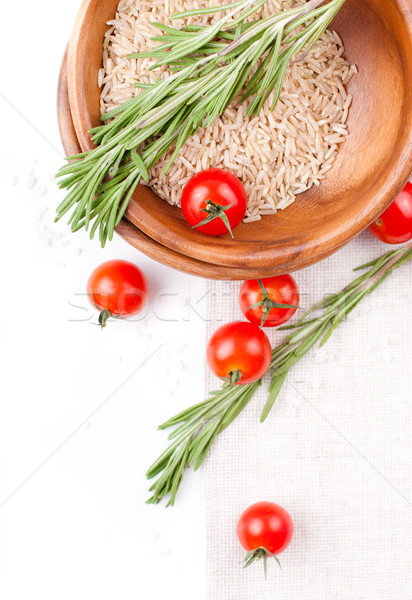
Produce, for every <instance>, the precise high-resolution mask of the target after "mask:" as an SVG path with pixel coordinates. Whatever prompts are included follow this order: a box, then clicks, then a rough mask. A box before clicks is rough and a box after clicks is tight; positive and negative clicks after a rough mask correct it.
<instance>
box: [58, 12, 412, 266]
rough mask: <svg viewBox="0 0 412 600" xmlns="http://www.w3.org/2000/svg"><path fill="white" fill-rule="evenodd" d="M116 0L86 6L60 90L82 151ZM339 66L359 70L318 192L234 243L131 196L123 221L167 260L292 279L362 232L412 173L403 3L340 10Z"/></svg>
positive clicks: (408, 40) (244, 231)
mask: <svg viewBox="0 0 412 600" xmlns="http://www.w3.org/2000/svg"><path fill="white" fill-rule="evenodd" d="M117 1H118V0H85V1H84V3H83V5H82V8H81V10H80V13H79V15H78V18H77V21H76V25H75V28H74V31H73V35H72V38H71V40H70V44H69V53H68V86H69V97H70V105H71V109H72V114H73V122H74V126H75V130H76V133H77V136H78V139H79V142H80V146H81V148H82V149H83V150H87V149H89V148H91V147H92V144H91V141H90V136H89V134H88V131H89V129H90V128H91V127H94V126H96V125H97V124H98V122H99V89H98V86H97V71H98V69H99V68H100V66H101V59H102V40H103V35H104V32H105V30H106V25H105V22H106V21H107V20H109V19H110V18H112V17H113V14H114V12H115V9H116V6H117ZM333 26H334V28H335V29H336V31H337V32H338V33H339V34H340V35H341V36H342V38H343V40H344V43H345V47H346V57H347V58H348V60H349V61H350V62H351V63H355V64H356V65H357V66H358V68H359V74H358V75H357V76H356V77H354V78H353V79H352V81H351V82H350V84H349V86H348V87H349V91H350V93H352V94H353V96H354V101H353V105H352V108H351V111H350V115H349V119H348V125H349V130H350V135H349V138H348V141H347V142H346V143H345V144H343V146H342V147H341V150H340V152H339V155H338V158H337V160H336V162H335V164H334V167H333V169H332V170H331V171H330V172H329V173H328V176H327V179H326V180H325V181H324V182H322V185H321V186H320V187H319V188H312V189H311V190H309V191H308V192H306V193H305V194H302V195H300V196H299V197H298V199H297V201H296V202H295V203H294V204H293V205H292V206H291V207H289V208H288V209H287V210H285V211H279V212H278V213H277V214H276V215H273V216H265V217H264V218H263V219H262V220H261V221H258V222H255V223H251V224H247V225H245V224H242V225H240V226H239V227H238V228H237V229H236V233H235V240H234V241H233V240H232V239H231V238H230V236H229V235H225V236H221V237H219V238H211V237H208V236H205V235H202V234H201V233H199V232H197V231H195V230H193V229H192V228H191V227H190V226H189V225H188V224H187V223H186V221H185V220H184V218H183V215H182V213H181V211H180V209H178V208H176V207H172V206H170V205H168V204H167V203H166V202H164V201H163V200H161V199H160V198H158V197H157V196H156V195H155V194H154V193H152V192H151V191H150V190H149V189H148V188H147V187H145V186H139V187H138V189H137V190H136V192H135V194H134V196H133V198H132V200H131V202H130V204H129V207H128V211H127V213H126V216H127V218H128V219H129V220H130V221H131V222H132V223H134V224H135V225H136V226H137V227H138V228H139V229H140V230H141V231H143V232H144V233H146V234H147V235H148V236H149V237H151V238H153V239H154V240H156V241H157V242H159V243H161V244H163V245H165V246H167V247H169V248H170V249H172V250H175V251H177V252H179V253H180V254H184V255H187V256H190V257H192V258H195V259H198V260H202V261H204V262H213V263H215V264H219V265H227V266H235V267H240V268H247V269H254V270H256V269H262V268H271V269H272V271H273V272H275V273H282V272H287V271H292V270H295V269H297V268H301V267H302V266H305V265H308V264H311V263H313V262H316V261H318V260H320V258H322V257H324V256H326V255H328V254H330V253H332V252H334V251H335V250H337V249H338V248H339V247H340V246H342V245H343V244H345V243H347V242H348V241H349V240H350V239H352V238H353V237H354V236H355V235H357V234H358V233H359V232H360V231H362V230H363V229H364V228H365V227H367V226H368V225H369V224H370V223H371V222H372V221H373V220H374V219H375V218H376V217H377V216H378V215H379V214H380V213H381V212H382V211H383V210H384V209H385V208H386V207H387V206H388V205H389V203H390V202H391V201H392V200H393V198H394V197H395V195H396V194H397V193H398V192H399V191H400V189H401V188H402V186H403V185H404V183H405V181H406V179H407V177H408V176H409V174H410V172H411V170H412V7H411V0H347V2H346V4H345V5H344V7H343V9H342V10H341V12H340V13H339V15H338V16H337V18H336V20H335V22H334V25H333Z"/></svg>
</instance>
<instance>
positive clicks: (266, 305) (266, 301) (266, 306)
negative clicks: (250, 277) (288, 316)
mask: <svg viewBox="0 0 412 600" xmlns="http://www.w3.org/2000/svg"><path fill="white" fill-rule="evenodd" d="M257 281H258V283H259V287H260V290H261V292H262V300H260V301H259V302H256V303H255V304H252V306H249V308H248V309H247V310H251V309H253V308H257V307H258V306H261V307H262V312H263V317H262V320H261V322H260V328H261V329H262V327H264V325H265V322H266V319H267V318H268V316H269V313H270V311H271V310H272V308H299V306H296V304H282V303H280V302H275V301H274V300H272V298H271V297H270V296H269V294H268V292H267V289H266V288H265V286H264V284H263V281H262V280H261V279H258V280H257Z"/></svg>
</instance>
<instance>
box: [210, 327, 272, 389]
mask: <svg viewBox="0 0 412 600" xmlns="http://www.w3.org/2000/svg"><path fill="white" fill-rule="evenodd" d="M271 358H272V349H271V347H270V342H269V340H268V338H267V336H266V334H265V333H263V331H262V330H261V329H259V327H258V326H257V325H252V323H246V322H244V321H235V322H234V323H227V324H226V325H222V327H219V329H217V330H216V331H215V332H214V334H213V335H212V337H211V338H210V340H209V343H208V346H207V362H208V364H209V367H210V368H211V370H212V371H213V372H214V373H215V375H217V376H218V377H221V378H222V379H226V380H228V381H230V382H231V383H239V384H246V383H252V382H253V381H257V380H258V379H260V378H261V377H263V375H264V374H265V373H266V371H267V370H268V369H269V366H270V361H271Z"/></svg>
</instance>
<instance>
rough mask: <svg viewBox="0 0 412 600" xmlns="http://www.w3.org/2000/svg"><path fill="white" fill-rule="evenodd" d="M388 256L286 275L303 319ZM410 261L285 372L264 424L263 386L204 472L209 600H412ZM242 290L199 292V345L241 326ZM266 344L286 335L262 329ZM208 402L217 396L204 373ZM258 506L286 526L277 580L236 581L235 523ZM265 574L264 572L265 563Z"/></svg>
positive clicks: (254, 573)
mask: <svg viewBox="0 0 412 600" xmlns="http://www.w3.org/2000/svg"><path fill="white" fill-rule="evenodd" d="M390 248H391V247H390V246H386V245H385V244H382V243H380V242H378V241H377V240H375V239H374V238H373V237H372V236H371V235H370V234H368V233H367V232H365V233H363V234H362V235H360V236H359V237H358V238H357V239H355V240H354V241H352V242H351V243H350V244H349V245H348V246H346V247H345V248H343V249H342V250H340V251H339V252H338V253H336V254H335V255H333V256H332V257H330V258H328V259H326V260H324V261H322V262H321V263H319V264H317V265H314V266H312V267H310V268H307V269H305V270H303V271H300V272H298V273H296V274H294V277H295V279H296V280H297V282H298V285H299V289H300V293H301V301H300V305H301V307H302V310H304V309H306V308H309V307H310V306H312V305H313V304H314V303H315V302H317V301H318V300H320V299H321V298H323V297H324V296H325V295H326V294H329V293H332V292H336V291H338V290H340V289H341V288H342V287H343V286H344V285H345V284H347V283H348V282H349V281H351V280H352V279H353V278H354V277H355V274H354V273H353V271H352V269H353V268H354V267H356V266H358V265H361V264H363V263H366V262H368V261H370V260H372V259H373V258H376V257H378V256H380V255H381V254H383V253H384V252H386V251H388V250H389V249H390ZM411 281H412V262H411V263H407V264H405V265H403V266H402V267H401V268H400V269H398V270H397V271H395V272H394V273H393V274H392V275H391V276H390V278H389V279H388V280H387V281H386V282H385V283H384V284H383V285H382V286H380V287H379V288H378V289H377V290H376V291H375V292H374V293H373V294H372V295H371V296H368V297H367V298H365V299H364V300H363V301H362V303H361V304H360V306H359V307H358V308H357V309H356V310H355V311H354V312H353V313H351V315H350V316H349V317H348V319H347V320H346V322H345V323H343V324H342V325H341V326H340V327H339V328H338V329H337V330H336V331H335V332H334V334H333V335H332V338H331V339H330V340H329V341H328V343H327V344H326V345H325V346H324V347H323V348H322V349H317V348H316V349H313V350H312V351H311V352H310V353H309V354H308V355H306V357H304V358H303V359H302V360H301V362H300V363H299V364H298V365H296V366H295V367H294V369H293V370H292V371H291V372H290V374H289V377H288V379H287V383H286V384H285V386H284V388H283V390H282V392H281V394H280V396H279V398H278V400H277V402H276V404H275V406H274V408H273V409H272V411H271V413H270V415H269V417H268V418H267V420H266V421H265V422H264V423H263V424H261V423H260V422H259V417H260V413H261V410H262V408H263V405H264V402H265V399H266V387H267V386H266V385H264V386H262V387H261V388H260V390H259V391H258V393H257V394H256V396H255V397H254V398H253V399H252V400H251V401H250V403H249V405H248V406H247V408H246V409H245V410H244V411H243V412H242V413H241V414H240V415H239V416H238V418H237V419H236V420H235V421H234V422H233V423H232V424H231V425H230V427H228V428H227V429H226V430H225V431H224V432H222V433H221V434H220V435H219V436H218V438H217V440H216V441H215V443H214V446H213V448H212V450H211V452H210V454H209V456H208V457H207V459H206V461H205V464H204V480H205V494H206V513H207V514H206V527H207V596H206V597H207V600H252V599H253V600H254V599H256V598H259V599H260V600H266V599H271V600H277V599H278V600H329V599H332V598H333V599H334V600H369V599H370V600H378V599H385V600H410V599H411V598H412V568H411V559H410V556H411V545H412V544H411V539H412V472H411V466H410V462H411V457H412V436H411V425H412V402H411V399H412V398H411V396H412V394H411V390H412V368H411V367H412V364H411V363H412V361H411V356H412V331H411V329H412V328H411V315H412V294H411ZM239 288H240V283H237V282H210V283H209V284H208V302H209V311H208V314H209V317H210V319H209V323H208V335H209V336H210V335H211V333H212V332H213V331H214V330H215V329H216V328H217V327H218V326H220V325H222V324H223V323H226V322H229V321H232V320H237V319H242V318H243V317H242V314H241V312H240V309H239V305H238V293H239ZM266 331H267V332H268V335H269V337H270V340H271V343H272V345H275V344H278V343H279V342H280V341H281V340H282V338H283V335H282V332H278V331H276V330H275V331H273V330H270V329H266ZM206 385H207V391H208V390H210V389H215V388H216V387H218V386H219V385H220V384H219V382H218V380H217V379H216V378H215V377H214V376H213V375H212V374H210V373H208V375H207V378H206ZM261 500H268V501H273V502H277V503H279V504H281V505H282V506H284V507H285V508H286V509H287V510H288V511H289V512H290V514H291V516H292V519H293V521H294V527H295V532H294V536H293V539H292V542H291V544H290V546H289V547H288V549H287V550H286V551H285V552H284V553H282V554H280V555H279V559H280V561H281V569H279V567H278V566H277V565H276V563H275V561H271V562H270V563H269V567H270V568H269V573H268V578H267V580H266V581H265V578H264V574H263V566H262V564H259V563H255V564H253V565H252V566H250V567H248V568H247V569H242V566H241V561H242V558H243V557H244V554H245V552H244V551H243V549H242V548H241V546H240V544H239V542H238V540H237V537H236V525H237V520H238V517H239V515H240V514H241V512H242V511H243V510H244V509H245V508H246V507H247V506H249V505H250V504H252V503H254V502H258V501H261ZM272 563H273V564H272Z"/></svg>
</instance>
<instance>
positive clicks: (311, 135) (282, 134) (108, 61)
mask: <svg viewBox="0 0 412 600" xmlns="http://www.w3.org/2000/svg"><path fill="white" fill-rule="evenodd" d="M219 4H220V2H219V0H190V1H189V0H188V1H186V0H120V3H119V5H118V10H117V13H116V15H115V18H114V19H113V20H111V21H109V22H108V25H109V29H108V31H107V33H106V35H105V39H104V49H103V68H102V69H101V70H100V71H99V81H98V83H99V86H100V87H101V112H102V114H103V113H105V112H106V111H108V110H110V109H111V108H113V107H115V106H118V105H119V104H122V103H123V102H125V101H126V100H128V99H130V98H131V97H133V96H134V95H135V94H137V93H139V91H138V90H137V89H136V88H135V87H134V86H133V82H135V81H140V82H144V83H149V82H152V81H153V77H154V75H155V76H156V77H157V78H159V77H161V78H165V77H168V72H167V69H166V67H162V68H160V69H157V70H156V71H148V70H147V68H148V66H149V65H150V64H151V62H152V61H151V60H150V59H128V58H126V55H127V54H131V53H133V52H138V51H143V50H147V49H148V48H151V47H153V46H154V45H156V42H153V41H151V40H150V39H149V38H150V37H151V36H153V35H159V30H158V29H155V28H154V27H152V26H151V25H150V22H151V21H160V22H161V23H164V24H167V25H169V26H171V27H182V25H183V24H184V22H183V21H182V20H176V21H171V20H170V19H169V17H170V15H172V14H174V13H176V12H180V11H183V10H188V9H189V8H193V7H199V6H206V5H207V6H210V5H219ZM299 4H305V0H292V2H291V3H289V2H286V0H268V2H267V3H266V4H265V5H264V7H263V8H262V9H260V11H259V13H257V14H259V15H261V16H267V15H268V14H270V13H273V12H274V11H278V10H282V9H283V10H284V9H285V8H286V6H287V7H289V6H296V5H299ZM221 15H222V13H217V14H216V15H205V16H198V17H191V18H190V19H189V20H186V21H185V22H186V23H187V22H189V23H196V24H202V25H204V24H208V23H211V22H213V21H215V20H217V19H219V18H221ZM254 18H256V17H254ZM343 53H344V46H343V43H342V40H341V39H340V37H339V36H338V34H337V33H336V32H330V31H327V32H326V33H325V34H324V35H323V36H322V37H321V39H320V40H319V41H318V42H317V44H316V45H315V46H314V47H313V48H312V50H311V51H310V52H309V53H308V55H307V56H306V57H305V58H304V59H303V60H301V61H299V62H296V63H293V64H292V65H290V66H289V68H288V71H287V74H286V79H285V84H284V87H283V91H282V94H281V96H280V99H279V102H278V103H277V105H276V108H275V110H274V111H273V112H272V111H271V110H270V103H271V98H269V99H268V101H267V102H266V103H265V105H264V107H263V109H262V111H261V112H260V114H259V116H257V117H256V116H255V117H246V116H245V115H246V111H247V108H248V102H247V101H246V102H244V103H239V104H232V105H231V106H230V107H229V108H228V109H227V110H226V111H225V113H224V114H223V115H222V118H220V119H216V120H215V122H214V123H212V124H211V125H209V126H208V127H206V128H205V129H199V130H198V132H197V133H196V135H194V136H193V137H192V138H191V139H189V140H188V141H187V142H186V144H185V145H184V147H183V148H182V149H181V151H180V153H179V155H178V156H177V158H176V160H175V161H174V163H173V165H172V168H171V169H170V170H169V172H168V173H167V174H164V173H162V169H163V167H164V166H165V164H166V162H167V160H168V158H169V157H170V154H171V152H172V151H170V152H169V153H168V154H167V155H165V157H164V160H162V161H160V162H159V163H158V164H157V165H156V166H155V167H154V168H153V169H151V171H150V177H151V178H150V181H149V183H148V185H149V186H150V187H151V188H152V189H153V190H154V191H155V192H156V193H157V194H158V195H159V196H161V197H162V198H164V199H165V200H167V201H168V202H169V203H170V204H177V205H178V204H179V203H180V197H181V192H182V189H183V187H184V184H185V183H186V181H187V180H188V179H189V178H190V177H191V176H192V175H193V174H194V173H196V172H197V171H200V170H202V169H207V168H210V167H222V168H225V169H228V170H230V171H231V172H232V173H234V174H235V175H237V176H238V177H239V179H241V181H242V182H243V184H244V186H245V188H246V192H247V194H248V210H247V213H246V218H245V221H246V222H252V221H257V220H259V219H260V218H261V216H262V215H268V214H273V213H275V212H276V211H277V210H279V209H281V210H283V209H285V208H287V207H288V206H289V205H290V204H292V202H294V200H295V198H296V195H297V194H300V193H302V192H304V191H306V190H308V189H309V188H310V187H312V186H313V185H319V184H320V182H321V181H322V179H324V178H325V175H326V173H327V172H328V171H329V170H330V169H331V168H332V166H333V162H334V160H335V158H336V155H337V152H338V149H339V145H340V144H342V143H344V142H345V140H346V138H347V135H348V128H347V125H346V120H347V117H348V111H349V108H350V105H351V102H352V96H351V95H350V94H348V93H347V91H346V89H345V85H346V84H347V83H348V82H349V80H350V79H351V77H352V76H353V74H354V73H356V72H357V70H356V67H355V66H353V65H352V66H351V65H350V64H349V63H348V62H347V61H346V60H345V59H344V58H343Z"/></svg>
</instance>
